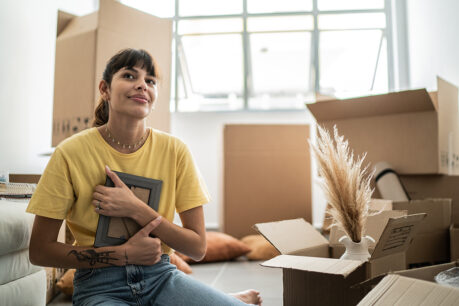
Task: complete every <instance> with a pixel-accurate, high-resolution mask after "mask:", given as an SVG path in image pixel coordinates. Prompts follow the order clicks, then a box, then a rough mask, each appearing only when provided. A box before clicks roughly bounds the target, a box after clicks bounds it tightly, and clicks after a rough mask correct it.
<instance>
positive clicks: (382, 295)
mask: <svg viewBox="0 0 459 306" xmlns="http://www.w3.org/2000/svg"><path fill="white" fill-rule="evenodd" d="M457 266H459V264H458V262H452V263H446V264H442V265H435V266H429V267H424V268H418V269H411V270H405V271H397V272H394V273H393V274H390V275H387V276H381V277H377V278H376V279H373V280H370V281H367V282H365V283H364V284H361V285H360V287H365V286H366V287H370V286H373V285H374V284H377V285H376V287H374V289H373V290H371V291H370V293H368V294H367V295H366V296H365V298H364V299H363V300H362V301H361V302H360V303H359V304H358V305H458V303H459V289H458V288H453V287H447V286H443V285H439V284H436V283H435V280H434V278H435V276H436V275H437V274H438V273H440V272H442V271H446V270H448V269H451V268H454V267H457ZM381 279H382V280H381Z"/></svg>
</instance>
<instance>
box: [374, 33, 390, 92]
mask: <svg viewBox="0 0 459 306" xmlns="http://www.w3.org/2000/svg"><path fill="white" fill-rule="evenodd" d="M388 76H389V74H388V71H387V41H386V38H384V39H383V43H382V45H381V54H380V55H379V62H378V69H377V70H376V77H375V83H374V85H373V90H372V91H373V92H374V93H383V92H388V91H389V78H388Z"/></svg>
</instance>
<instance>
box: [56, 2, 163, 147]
mask: <svg viewBox="0 0 459 306" xmlns="http://www.w3.org/2000/svg"><path fill="white" fill-rule="evenodd" d="M125 48H137V49H145V50H147V51H148V52H150V53H151V55H152V56H153V57H154V58H155V60H156V62H157V64H158V66H159V68H160V69H159V70H160V72H161V79H160V82H159V86H158V100H157V101H156V102H155V109H154V110H153V112H152V113H151V114H150V115H149V116H148V118H147V123H148V125H149V126H151V127H153V128H157V129H159V130H162V131H165V132H168V131H169V129H170V110H169V102H170V70H171V60H172V20H171V19H163V18H158V17H155V16H153V15H150V14H147V13H144V12H141V11H139V10H136V9H134V8H131V7H128V6H125V5H123V4H121V3H119V2H118V1H113V0H100V3H99V10H98V11H97V12H94V13H91V14H89V15H85V16H74V15H71V14H68V13H65V12H61V11H59V13H58V24H57V39H56V59H55V73H54V108H53V134H52V145H53V146H56V145H57V144H58V143H59V142H61V141H62V140H63V139H65V138H66V137H69V136H71V135H73V134H75V133H77V132H79V131H81V130H83V129H86V128H89V127H90V126H91V123H92V119H93V117H94V109H95V108H96V106H97V105H96V103H97V99H98V97H99V95H100V94H99V87H98V85H99V81H100V80H101V79H102V73H103V71H104V69H105V65H106V63H107V61H108V60H109V59H110V57H112V56H113V55H115V54H116V53H117V52H118V51H120V50H121V49H125Z"/></svg>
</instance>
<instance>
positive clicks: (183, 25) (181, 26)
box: [178, 18, 243, 34]
mask: <svg viewBox="0 0 459 306" xmlns="http://www.w3.org/2000/svg"><path fill="white" fill-rule="evenodd" d="M242 30H243V25H242V19H241V18H221V19H196V20H181V21H179V23H178V33H179V34H197V33H228V32H242Z"/></svg>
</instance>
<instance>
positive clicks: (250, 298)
mask: <svg viewBox="0 0 459 306" xmlns="http://www.w3.org/2000/svg"><path fill="white" fill-rule="evenodd" d="M230 295H231V296H234V297H235V298H237V299H238V300H241V301H243V302H244V303H246V304H252V305H261V302H263V300H262V299H261V296H260V292H258V291H256V290H253V289H249V290H245V291H241V292H237V293H230Z"/></svg>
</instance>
